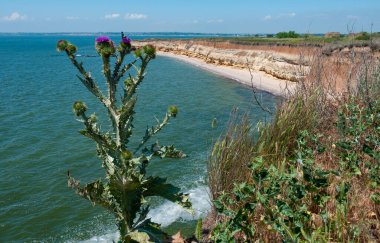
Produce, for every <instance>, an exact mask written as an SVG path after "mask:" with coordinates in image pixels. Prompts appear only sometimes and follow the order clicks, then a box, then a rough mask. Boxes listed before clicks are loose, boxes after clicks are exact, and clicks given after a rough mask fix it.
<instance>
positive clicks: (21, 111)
mask: <svg viewBox="0 0 380 243" xmlns="http://www.w3.org/2000/svg"><path fill="white" fill-rule="evenodd" d="M150 37H154V36H150ZM94 38H95V36H91V35H90V36H73V35H72V36H57V35H17V36H7V35H3V36H0V242H12V241H26V242H31V241H38V242H41V241H42V242H77V241H87V242H88V241H100V242H109V241H112V239H115V238H117V233H116V232H117V228H116V226H115V220H114V218H113V216H112V215H111V214H110V213H109V212H107V211H106V210H104V209H103V208H101V207H92V206H91V204H90V203H89V202H88V201H86V200H84V199H83V198H80V197H79V196H78V195H76V194H75V193H74V191H73V190H71V189H70V188H68V187H67V171H68V170H70V172H71V174H72V175H73V176H74V177H75V178H76V179H79V180H80V181H81V183H86V182H90V181H92V180H96V179H99V178H101V177H102V176H103V174H104V171H103V169H102V168H101V162H100V161H99V159H98V158H97V157H96V151H95V144H94V142H92V141H90V140H89V139H87V138H85V137H83V136H81V135H80V134H79V133H78V130H80V129H82V128H83V124H81V123H80V122H78V121H76V120H75V117H74V114H73V112H72V108H71V107H72V104H73V102H75V101H77V100H82V101H84V102H85V103H86V104H87V106H88V111H89V114H90V113H93V112H95V113H96V114H97V115H99V116H100V121H101V122H102V126H101V128H102V130H104V131H106V130H109V129H110V127H109V125H107V124H109V123H107V118H106V115H105V112H104V107H102V105H100V104H99V102H98V101H97V99H96V98H94V97H93V96H92V95H91V94H90V93H89V92H88V91H87V90H86V89H85V87H84V86H83V85H82V84H81V83H80V81H79V80H78V79H77V78H76V74H77V70H76V69H75V68H74V67H73V66H72V65H71V63H70V61H69V60H68V58H67V57H66V56H65V54H63V53H57V52H56V50H55V45H56V42H57V41H58V40H60V39H68V40H69V41H71V42H72V43H74V44H76V45H77V46H78V48H79V51H78V54H81V55H82V57H78V60H80V61H83V62H84V63H85V67H86V68H87V69H88V71H91V74H92V76H94V77H95V79H96V80H97V82H98V83H99V85H100V87H102V88H104V87H105V86H104V84H103V80H102V75H101V72H100V70H101V61H100V58H98V57H85V56H86V55H88V56H96V52H95V50H94ZM139 38H145V37H139ZM116 39H117V38H115V40H116ZM132 39H134V37H133V36H132ZM135 39H136V37H135ZM137 94H138V103H137V106H136V117H135V121H136V123H135V131H134V135H133V139H132V140H133V141H132V144H133V143H134V144H137V143H138V141H139V139H140V138H141V137H142V136H143V134H144V131H145V129H146V126H147V125H149V126H151V125H155V124H156V119H162V118H163V116H164V114H165V112H166V109H167V107H168V106H169V105H177V106H178V107H179V114H178V117H177V118H176V119H173V120H171V121H170V124H169V125H168V126H167V127H165V128H164V129H163V131H162V132H161V133H160V134H159V135H158V136H156V137H154V138H153V139H152V141H151V142H152V143H153V142H155V141H156V140H158V141H159V142H160V143H161V144H174V145H176V147H178V148H179V149H181V150H183V151H184V152H185V153H186V154H187V155H188V157H187V158H185V159H181V160H171V159H162V160H160V159H157V160H154V161H152V163H151V164H150V166H149V168H148V171H149V174H150V175H158V176H164V177H167V178H168V181H169V182H170V183H173V184H174V185H176V186H178V187H180V188H181V189H182V191H183V192H187V193H189V194H190V198H191V201H192V202H193V207H194V210H195V214H194V215H190V214H188V213H186V212H185V211H183V210H182V209H181V208H180V207H178V206H176V205H174V204H172V203H170V202H167V201H164V200H153V201H152V205H153V207H152V211H151V212H150V214H149V216H150V217H151V218H152V220H153V221H155V222H158V223H161V224H162V226H163V227H167V228H173V227H174V228H175V227H176V225H182V224H183V223H186V222H188V221H191V220H196V219H197V218H198V217H203V216H205V215H206V214H207V211H208V210H209V209H210V205H211V202H210V199H209V191H208V188H207V185H206V174H207V164H206V161H207V156H208V154H209V151H210V149H211V147H212V144H213V142H214V141H215V140H216V139H217V137H218V136H219V135H220V134H221V132H222V131H223V129H224V128H225V126H226V124H227V122H228V119H229V114H230V112H231V110H232V109H233V108H234V107H239V109H240V110H241V111H249V112H250V114H251V117H252V119H253V120H255V121H258V120H262V119H264V117H265V114H263V112H262V111H261V110H260V109H259V108H257V107H256V106H255V105H254V102H253V98H252V91H251V90H250V89H249V87H246V86H243V85H240V84H238V83H236V82H234V81H231V80H228V79H225V78H223V77H220V76H217V75H215V74H212V73H209V72H206V71H204V70H201V69H199V68H197V67H194V66H191V65H189V64H186V63H182V62H179V61H177V60H173V59H170V58H168V57H162V56H158V57H157V58H156V59H155V60H153V61H152V62H151V64H150V65H149V67H148V70H147V75H146V78H145V80H144V81H143V83H142V85H141V86H140V88H139V89H138V91H137ZM262 98H263V102H264V103H266V104H269V105H273V104H274V102H275V100H276V98H275V97H273V96H271V95H270V94H266V93H264V94H263V96H262ZM213 119H216V120H217V123H218V126H217V128H214V129H213V128H212V127H211V122H212V120H213Z"/></svg>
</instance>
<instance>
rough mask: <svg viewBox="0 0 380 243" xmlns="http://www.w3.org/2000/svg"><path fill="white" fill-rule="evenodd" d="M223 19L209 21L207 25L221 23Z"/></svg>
mask: <svg viewBox="0 0 380 243" xmlns="http://www.w3.org/2000/svg"><path fill="white" fill-rule="evenodd" d="M223 22H224V20H223V19H210V20H209V21H207V23H223Z"/></svg>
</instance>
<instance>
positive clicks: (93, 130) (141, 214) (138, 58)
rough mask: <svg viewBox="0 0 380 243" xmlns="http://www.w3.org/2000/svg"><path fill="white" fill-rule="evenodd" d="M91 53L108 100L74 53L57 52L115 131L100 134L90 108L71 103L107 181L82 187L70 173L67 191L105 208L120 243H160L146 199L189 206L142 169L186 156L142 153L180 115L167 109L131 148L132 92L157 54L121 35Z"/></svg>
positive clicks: (167, 149)
mask: <svg viewBox="0 0 380 243" xmlns="http://www.w3.org/2000/svg"><path fill="white" fill-rule="evenodd" d="M95 47H96V51H97V52H98V54H99V55H100V57H101V58H102V61H103V75H104V77H105V80H106V83H107V87H108V90H107V95H104V94H103V92H102V91H101V90H100V89H99V88H98V86H97V84H96V83H95V81H94V79H93V78H92V77H91V74H90V73H89V72H87V71H86V70H85V68H84V67H83V65H82V63H81V62H78V61H77V60H76V57H75V53H76V51H77V47H76V46H74V45H73V44H71V43H70V42H68V41H66V40H61V41H59V42H58V43H57V50H58V51H61V52H65V53H66V54H67V56H68V58H69V59H70V61H71V62H72V64H73V65H74V66H75V67H76V68H77V69H78V71H79V73H80V76H79V75H78V78H79V80H80V81H81V82H82V83H83V85H84V86H85V87H86V88H87V89H88V90H89V91H90V92H91V93H92V94H93V95H94V96H95V97H96V98H97V99H98V100H99V101H100V102H101V103H102V104H103V105H104V106H105V108H106V110H107V111H108V115H109V118H110V121H111V124H112V128H113V130H112V132H102V131H101V129H100V126H99V125H98V121H97V117H96V116H95V114H92V115H90V116H88V115H87V114H86V112H87V110H88V108H87V106H86V105H85V104H84V103H83V102H82V101H77V102H75V103H74V105H73V111H74V113H75V115H76V116H77V117H78V119H79V120H80V121H81V122H82V123H83V124H84V127H85V128H84V130H82V131H80V133H81V134H82V135H84V136H86V137H88V138H90V139H92V140H93V141H94V142H95V143H96V145H97V154H98V156H99V158H100V159H101V160H102V166H103V167H104V169H105V172H106V175H105V178H104V179H103V180H97V181H94V182H91V183H88V184H86V185H85V186H80V183H79V181H77V180H75V179H74V178H73V177H72V176H71V175H70V173H68V177H69V179H68V185H69V187H71V188H73V189H75V190H76V192H77V193H78V194H79V195H80V196H82V197H83V198H85V199H87V200H89V201H90V202H91V203H92V204H93V205H100V206H103V207H105V208H106V209H108V210H109V211H111V212H112V213H113V214H114V216H115V218H116V220H117V226H118V229H119V231H120V241H121V242H136V241H142V240H143V239H145V240H146V239H149V238H150V239H152V240H154V241H160V240H163V239H165V238H166V234H165V233H164V232H162V231H161V230H160V227H159V225H158V224H156V223H154V222H152V221H151V220H150V219H149V218H147V214H148V212H149V205H147V203H146V201H145V198H147V197H152V196H159V197H163V198H165V199H168V200H170V201H173V202H175V203H178V204H180V205H181V206H183V207H185V208H186V209H189V210H190V207H191V203H190V202H189V200H188V195H186V194H182V193H180V189H179V188H177V187H175V186H173V185H171V184H169V183H167V182H166V179H165V178H160V177H152V176H149V177H147V176H146V169H147V167H148V164H149V161H150V160H151V159H152V158H153V157H160V158H164V157H168V158H181V157H183V156H184V154H183V153H182V152H181V151H178V150H177V149H175V148H174V147H173V146H161V145H159V144H158V143H154V144H153V145H151V146H148V147H146V144H147V142H149V141H150V138H152V136H154V135H155V134H156V133H158V132H159V131H160V130H161V129H162V128H163V127H164V126H165V125H167V124H168V122H169V120H170V119H171V118H174V117H176V115H177V113H178V109H177V107H175V106H171V107H169V109H168V111H167V113H166V115H165V116H164V118H163V120H162V121H161V122H158V124H157V125H155V126H152V127H151V128H148V129H147V130H146V133H145V136H144V137H143V138H142V140H141V143H140V144H139V145H138V146H137V148H135V149H132V148H130V147H129V146H128V143H129V138H130V137H131V135H132V132H133V128H134V126H133V118H134V113H135V112H134V107H135V104H136V102H137V97H136V95H135V93H136V89H137V87H138V86H139V85H140V84H141V82H142V81H143V79H144V76H145V71H146V68H147V65H148V63H149V62H150V61H151V60H153V59H154V58H155V56H156V53H155V49H154V47H153V46H151V45H146V46H144V47H142V48H137V49H136V48H134V47H132V46H131V40H130V39H129V38H128V37H126V36H124V35H122V38H121V41H120V43H119V45H118V46H117V47H115V45H114V43H113V42H112V40H110V39H109V38H108V37H105V36H103V37H99V38H97V39H96V43H95ZM131 53H134V55H135V58H134V59H133V60H132V61H131V62H129V63H126V64H124V61H125V60H126V57H127V56H128V55H129V54H131ZM113 59H116V62H115V65H114V67H113V71H111V64H110V61H111V60H113ZM137 66H140V67H139V68H137ZM132 67H133V68H135V69H136V75H135V76H132V75H131V74H130V73H128V72H129V69H130V68H132ZM126 74H128V75H126ZM124 76H127V77H126V78H125V79H124V85H123V90H122V91H123V95H122V97H121V100H120V101H119V102H118V101H117V95H116V94H117V88H118V83H119V81H120V80H121V79H122V78H123V77H124ZM118 104H120V105H118Z"/></svg>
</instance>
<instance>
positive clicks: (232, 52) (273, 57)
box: [142, 40, 310, 82]
mask: <svg viewBox="0 0 380 243" xmlns="http://www.w3.org/2000/svg"><path fill="white" fill-rule="evenodd" d="M142 43H144V44H152V45H154V46H155V47H156V49H157V51H159V52H168V53H172V54H177V55H184V56H188V57H193V58H198V59H202V60H204V61H205V62H206V63H209V64H214V65H221V66H228V67H234V68H237V69H247V68H248V66H249V67H250V68H251V70H252V71H256V72H257V71H260V72H264V73H266V74H268V75H270V76H272V77H275V78H277V79H283V80H288V81H293V82H297V81H299V80H301V79H303V78H305V76H306V75H307V74H308V73H309V69H310V67H309V61H307V60H306V59H305V55H304V54H302V53H301V52H302V51H303V50H300V48H293V47H280V48H279V47H277V48H276V47H270V48H268V47H265V46H261V47H253V46H249V47H247V46H240V45H226V43H224V44H222V43H212V42H207V41H197V40H154V41H149V40H148V41H143V42H142Z"/></svg>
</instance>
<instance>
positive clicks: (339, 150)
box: [209, 57, 380, 242]
mask: <svg viewBox="0 0 380 243" xmlns="http://www.w3.org/2000/svg"><path fill="white" fill-rule="evenodd" d="M361 60H362V61H360V62H355V72H354V73H352V74H350V76H352V77H353V78H352V80H350V82H349V85H350V87H347V89H346V90H345V92H341V93H337V92H334V91H333V90H327V88H326V87H329V85H328V84H326V80H324V78H321V77H325V74H324V73H323V72H324V70H323V68H321V69H319V70H318V73H316V72H312V73H311V74H312V75H313V76H312V77H308V82H307V83H304V84H303V85H300V86H299V89H298V90H297V91H296V92H295V93H293V94H292V96H290V98H289V99H288V100H287V101H286V102H284V103H282V104H281V105H280V106H279V107H278V109H277V112H276V114H275V116H274V118H273V120H272V122H271V123H270V124H262V123H261V124H257V125H255V124H252V123H251V122H250V121H249V119H248V116H247V115H246V116H243V117H242V118H238V117H237V116H236V115H234V116H233V117H232V119H231V122H230V125H229V127H228V129H227V131H226V133H225V134H224V135H223V136H221V138H220V139H219V141H218V142H217V143H216V144H215V146H214V149H213V151H212V153H211V155H210V159H209V184H210V189H211V192H212V197H213V200H214V208H215V214H216V219H217V223H216V225H215V228H214V230H213V232H212V235H211V237H212V238H211V239H212V240H213V241H216V242H234V241H238V242H246V241H248V242H253V241H256V240H262V241H265V242H272V241H275V242H281V241H285V242H351V241H354V242H357V241H360V242H370V241H372V242H375V241H379V240H380V179H379V178H380V98H379V97H380V68H379V66H378V62H377V61H376V59H374V58H372V57H371V58H363V59H361ZM368 60H371V61H368ZM318 61H320V60H318ZM322 66H323V65H322ZM325 66H327V65H325ZM329 82H330V80H329ZM352 82H354V84H352ZM254 131H258V135H257V133H256V135H255V132H254Z"/></svg>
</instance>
